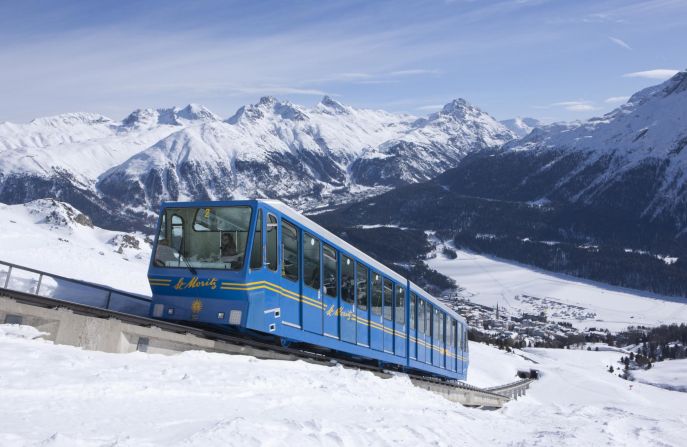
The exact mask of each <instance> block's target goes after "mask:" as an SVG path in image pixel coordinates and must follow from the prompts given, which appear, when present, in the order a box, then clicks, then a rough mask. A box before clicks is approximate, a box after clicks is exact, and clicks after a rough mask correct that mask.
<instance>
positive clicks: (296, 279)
mask: <svg viewBox="0 0 687 447" xmlns="http://www.w3.org/2000/svg"><path fill="white" fill-rule="evenodd" d="M285 226H290V227H292V228H293V229H294V231H295V232H296V276H295V277H293V276H288V275H287V273H286V259H285V256H286V250H285V239H286V238H285V237H284V227H285ZM280 228H281V252H282V253H281V264H282V271H281V277H282V278H284V279H286V280H287V281H291V282H296V283H297V282H299V281H300V279H301V276H302V275H301V253H300V246H301V232H300V231H299V228H298V226H297V225H295V224H293V223H291V222H290V221H288V220H286V219H282V220H281V225H280Z"/></svg>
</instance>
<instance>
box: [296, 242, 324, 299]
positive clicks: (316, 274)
mask: <svg viewBox="0 0 687 447" xmlns="http://www.w3.org/2000/svg"><path fill="white" fill-rule="evenodd" d="M308 241H310V245H312V246H316V247H317V249H316V250H315V251H314V253H315V254H316V255H317V260H316V261H315V260H314V259H310V260H308V262H312V263H313V264H314V263H316V264H317V265H316V266H315V265H313V266H312V276H311V278H310V280H307V279H306V274H305V272H306V270H307V269H306V266H307V264H306V255H305V253H306V250H305V249H306V245H307V244H308ZM321 250H322V241H321V240H320V238H318V237H316V236H315V235H313V234H311V233H308V232H307V231H304V232H303V236H302V237H301V252H302V253H303V256H302V264H303V267H302V270H303V275H302V277H303V285H304V286H305V287H307V288H309V289H311V290H316V291H317V290H320V289H321V288H322V254H321ZM307 267H309V266H307ZM315 280H316V282H315Z"/></svg>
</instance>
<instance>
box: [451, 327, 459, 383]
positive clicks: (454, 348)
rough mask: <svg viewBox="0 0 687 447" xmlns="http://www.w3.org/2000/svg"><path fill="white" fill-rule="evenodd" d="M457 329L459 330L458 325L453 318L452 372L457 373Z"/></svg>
mask: <svg viewBox="0 0 687 447" xmlns="http://www.w3.org/2000/svg"><path fill="white" fill-rule="evenodd" d="M456 329H457V324H456V320H454V319H453V318H451V371H457V370H458V367H457V365H458V344H457V343H456V340H457V336H456V335H457V334H456V332H457V331H456Z"/></svg>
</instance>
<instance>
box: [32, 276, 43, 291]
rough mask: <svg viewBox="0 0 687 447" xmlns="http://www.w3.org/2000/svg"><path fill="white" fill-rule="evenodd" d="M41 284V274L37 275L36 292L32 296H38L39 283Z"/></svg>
mask: <svg viewBox="0 0 687 447" xmlns="http://www.w3.org/2000/svg"><path fill="white" fill-rule="evenodd" d="M42 282H43V274H42V273H41V274H40V275H38V284H36V292H35V293H34V295H38V291H39V290H41V283H42Z"/></svg>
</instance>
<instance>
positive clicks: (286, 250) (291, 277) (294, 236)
mask: <svg viewBox="0 0 687 447" xmlns="http://www.w3.org/2000/svg"><path fill="white" fill-rule="evenodd" d="M299 240H300V234H299V231H298V229H297V228H296V226H295V225H293V224H292V223H290V222H288V221H286V220H284V219H282V220H281V281H280V282H281V290H282V299H281V303H282V305H281V311H282V323H283V324H285V325H287V326H291V327H295V328H298V329H301V328H302V326H301V303H300V296H301V291H300V287H301V286H300V284H301V283H300V276H301V272H300V262H299V260H300V255H299V247H300V243H299Z"/></svg>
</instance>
